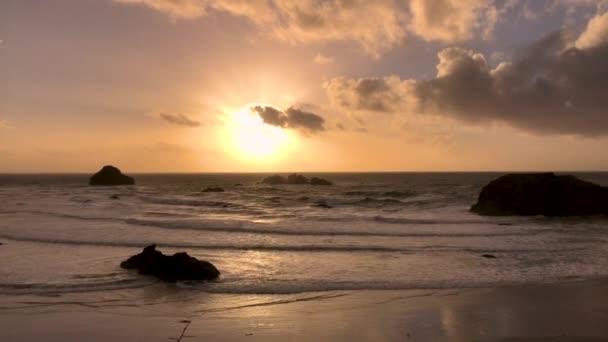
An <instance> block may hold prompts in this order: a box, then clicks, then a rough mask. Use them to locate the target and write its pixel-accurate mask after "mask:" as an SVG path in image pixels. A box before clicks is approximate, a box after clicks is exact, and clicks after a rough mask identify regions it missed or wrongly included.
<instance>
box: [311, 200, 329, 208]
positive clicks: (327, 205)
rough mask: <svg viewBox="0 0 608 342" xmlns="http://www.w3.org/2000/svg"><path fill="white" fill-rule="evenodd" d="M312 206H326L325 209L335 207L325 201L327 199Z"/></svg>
mask: <svg viewBox="0 0 608 342" xmlns="http://www.w3.org/2000/svg"><path fill="white" fill-rule="evenodd" d="M312 206H313V207H316V208H325V209H331V208H333V207H332V206H331V205H329V204H327V202H325V201H321V202H317V203H315V204H313V205H312Z"/></svg>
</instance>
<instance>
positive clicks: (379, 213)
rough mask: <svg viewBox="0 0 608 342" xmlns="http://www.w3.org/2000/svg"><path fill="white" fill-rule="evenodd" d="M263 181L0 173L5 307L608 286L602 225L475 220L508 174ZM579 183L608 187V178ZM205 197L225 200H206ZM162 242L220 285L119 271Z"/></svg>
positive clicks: (606, 234)
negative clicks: (194, 260) (209, 270)
mask: <svg viewBox="0 0 608 342" xmlns="http://www.w3.org/2000/svg"><path fill="white" fill-rule="evenodd" d="M264 176H265V175H262V174H200V175H196V174H192V175H135V178H136V180H137V185H136V186H124V187H89V186H87V185H86V184H87V179H88V177H87V176H86V175H2V176H0V200H1V202H2V204H3V205H2V209H0V218H1V219H0V242H2V243H4V245H2V246H0V257H1V258H2V260H3V262H2V263H0V295H3V296H8V297H11V296H21V295H41V296H63V297H70V298H71V297H72V296H80V297H79V298H80V300H82V298H86V299H87V301H102V302H103V301H108V300H109V301H110V302H111V303H114V302H116V301H118V302H120V303H122V304H124V305H127V304H128V303H131V304H133V303H140V304H141V303H143V302H150V301H152V302H157V301H162V300H168V299H167V298H173V299H175V296H178V297H180V298H182V297H184V298H188V296H189V295H192V296H201V295H202V294H204V293H225V294H299V293H304V292H314V291H331V290H375V289H378V290H380V289H429V288H462V287H480V286H496V285H512V284H530V283H545V282H552V283H553V282H566V281H572V280H584V279H596V278H604V277H606V276H608V258H606V255H608V245H607V244H606V242H607V241H608V229H606V226H607V223H608V220H607V219H605V218H601V217H594V218H589V217H587V218H564V219H557V218H543V217H481V216H478V215H476V214H473V213H470V212H469V211H468V208H469V207H470V205H471V204H472V203H474V202H475V200H476V197H477V194H478V193H479V191H480V189H481V187H482V186H483V185H484V184H486V183H487V182H488V181H490V180H491V179H493V178H495V177H496V176H498V174H490V173H405V174H317V175H312V174H311V175H308V176H321V177H324V178H327V179H329V180H331V181H333V182H334V183H335V185H334V186H327V187H325V186H316V187H315V186H308V185H281V186H268V185H262V184H259V183H258V182H259V180H260V179H262V178H263V177H264ZM578 176H579V177H581V178H584V179H588V180H591V181H594V182H596V183H599V184H603V185H608V174H605V173H596V174H579V175H578ZM235 184H242V185H239V186H237V185H235ZM207 186H221V187H223V188H225V189H226V192H223V193H204V192H201V190H202V189H204V188H205V187H207ZM112 195H118V196H119V199H112V198H111V196H112ZM319 203H325V204H328V205H329V206H331V207H332V208H330V209H328V208H322V207H318V206H317V205H318V204H319ZM151 243H156V244H157V245H158V246H159V249H161V250H162V251H163V252H166V253H173V252H176V251H182V250H184V251H187V252H188V253H189V254H191V255H193V256H195V257H199V258H203V259H206V260H209V261H211V262H212V263H214V264H215V265H216V266H217V267H218V268H219V269H220V270H221V271H222V276H221V278H220V279H219V280H218V281H215V282H209V283H194V282H183V283H178V284H170V285H166V284H159V283H158V282H157V281H156V280H155V279H153V278H149V277H142V276H139V275H137V274H136V273H134V272H129V271H126V270H122V269H120V268H119V267H118V265H119V263H120V261H122V260H124V259H126V258H127V257H128V256H130V255H132V254H135V253H138V252H139V250H140V248H141V247H144V246H146V245H148V244H151ZM484 253H491V254H493V255H495V256H496V257H497V259H485V258H482V257H480V255H481V254H484ZM176 289H179V291H176ZM186 290H187V291H186ZM177 293H180V294H179V295H177ZM185 300H187V299H185ZM129 305H130V304H129Z"/></svg>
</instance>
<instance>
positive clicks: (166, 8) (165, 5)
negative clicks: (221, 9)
mask: <svg viewBox="0 0 608 342" xmlns="http://www.w3.org/2000/svg"><path fill="white" fill-rule="evenodd" d="M114 1H115V2H118V3H125V4H143V5H146V6H148V7H150V8H152V9H155V10H157V11H160V12H164V13H167V14H169V15H170V16H172V17H174V18H198V17H200V16H202V15H203V14H205V11H204V7H203V1H201V0H114Z"/></svg>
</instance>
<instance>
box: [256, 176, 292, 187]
mask: <svg viewBox="0 0 608 342" xmlns="http://www.w3.org/2000/svg"><path fill="white" fill-rule="evenodd" d="M286 182H287V181H286V180H285V178H283V177H281V176H279V175H274V176H270V177H266V178H264V179H262V184H270V185H279V184H285V183H286Z"/></svg>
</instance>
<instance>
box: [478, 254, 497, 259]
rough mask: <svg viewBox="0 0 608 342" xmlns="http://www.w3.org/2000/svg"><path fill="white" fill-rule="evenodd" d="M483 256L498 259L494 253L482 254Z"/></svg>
mask: <svg viewBox="0 0 608 342" xmlns="http://www.w3.org/2000/svg"><path fill="white" fill-rule="evenodd" d="M481 257H482V258H486V259H496V256H495V255H493V254H482V255H481Z"/></svg>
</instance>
